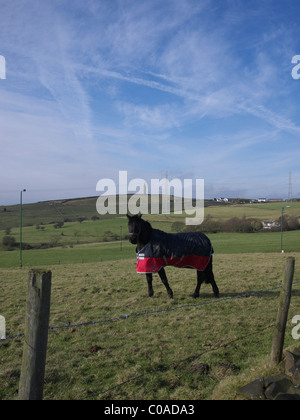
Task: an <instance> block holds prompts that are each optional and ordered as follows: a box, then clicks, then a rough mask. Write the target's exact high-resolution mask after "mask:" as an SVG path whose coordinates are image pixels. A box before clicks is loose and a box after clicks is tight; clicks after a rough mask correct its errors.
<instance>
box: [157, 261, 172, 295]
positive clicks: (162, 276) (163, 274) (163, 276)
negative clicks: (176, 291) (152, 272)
mask: <svg viewBox="0 0 300 420" xmlns="http://www.w3.org/2000/svg"><path fill="white" fill-rule="evenodd" d="M158 274H159V277H160V279H161V281H162V282H163V284H164V286H165V288H166V289H167V292H168V296H169V298H170V299H173V291H172V289H171V287H170V286H169V283H168V279H167V275H166V272H165V269H164V268H161V269H160V271H159V272H158Z"/></svg>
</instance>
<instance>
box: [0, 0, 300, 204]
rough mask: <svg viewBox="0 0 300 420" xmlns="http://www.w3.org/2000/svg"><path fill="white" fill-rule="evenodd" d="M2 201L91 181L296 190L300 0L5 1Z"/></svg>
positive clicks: (0, 95) (84, 190)
mask: <svg viewBox="0 0 300 420" xmlns="http://www.w3.org/2000/svg"><path fill="white" fill-rule="evenodd" d="M0 10H1V15H0V55H1V56H3V57H5V60H6V79H1V80H0V146H1V149H0V204H11V203H17V202H18V199H19V191H20V190H21V189H23V188H26V189H27V193H26V197H25V196H24V201H25V202H34V201H38V200H48V199H55V198H67V197H78V196H90V195H97V192H96V184H97V182H98V180H99V179H102V178H112V179H115V180H117V179H118V173H119V171H121V170H127V171H128V177H129V179H133V178H143V179H145V180H146V181H147V182H149V181H150V179H151V178H163V177H164V176H165V173H166V172H168V175H169V178H170V179H171V178H181V179H183V178H193V179H195V178H201V179H202V178H203V179H204V180H205V194H206V198H214V197H219V196H230V197H236V196H239V197H241V196H243V197H253V198H258V197H268V198H273V197H283V198H286V196H287V193H288V181H289V172H291V173H292V185H293V195H294V197H296V196H298V197H300V167H299V162H300V148H299V139H300V112H299V111H300V80H294V79H293V78H292V75H291V72H292V69H293V67H294V66H295V64H292V58H293V56H295V55H297V54H300V43H299V41H300V29H299V15H300V3H299V1H298V0H247V1H245V0H84V1H83V0H51V1H47V2H45V1H41V0H22V1H20V0H10V1H4V0H0Z"/></svg>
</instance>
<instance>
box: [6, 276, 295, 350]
mask: <svg viewBox="0 0 300 420" xmlns="http://www.w3.org/2000/svg"><path fill="white" fill-rule="evenodd" d="M299 283H300V281H298V282H294V283H293V284H294V285H295V284H299ZM281 287H282V286H281V285H280V286H275V287H271V288H269V289H264V290H256V291H253V292H251V291H249V292H245V293H242V294H239V295H236V296H228V297H224V298H219V299H214V300H211V301H209V302H201V303H195V304H191V303H187V304H184V305H179V306H174V307H171V308H163V309H156V310H151V311H144V312H137V313H133V314H125V315H120V316H117V317H113V318H106V319H102V320H100V321H87V322H80V323H76V324H71V323H68V324H66V325H60V326H50V327H49V330H50V331H55V330H61V329H69V328H81V327H86V326H90V325H99V324H104V323H107V322H116V321H121V320H127V319H130V318H134V317H139V316H145V315H153V314H159V313H166V312H171V311H176V310H179V309H184V308H195V307H201V306H207V305H212V304H217V303H223V302H226V301H231V300H235V299H244V298H249V297H252V296H257V295H259V294H263V293H268V292H271V291H274V290H278V289H280V288H281ZM24 335H25V334H24V333H20V334H16V335H13V336H10V337H6V338H4V339H1V340H0V343H2V342H5V341H8V340H13V339H15V338H21V337H23V336H24Z"/></svg>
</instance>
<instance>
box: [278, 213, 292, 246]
mask: <svg viewBox="0 0 300 420" xmlns="http://www.w3.org/2000/svg"><path fill="white" fill-rule="evenodd" d="M290 208H291V206H285V207H282V208H281V246H280V249H281V253H282V254H284V250H283V213H284V209H290Z"/></svg>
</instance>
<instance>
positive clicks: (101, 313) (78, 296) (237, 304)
mask: <svg viewBox="0 0 300 420" xmlns="http://www.w3.org/2000/svg"><path fill="white" fill-rule="evenodd" d="M292 255H294V256H295V257H296V261H297V260H298V259H299V256H300V253H293V254H292ZM284 259H285V258H284V256H282V255H280V254H277V253H276V254H274V253H269V254H262V253H256V254H255V253H252V254H246V253H245V254H227V255H226V254H218V255H216V256H215V275H216V279H217V281H218V284H219V287H220V290H221V297H220V301H219V302H218V303H210V302H211V301H214V298H213V297H212V294H211V287H210V286H209V285H203V287H202V293H201V297H200V299H198V300H194V299H192V298H190V297H189V294H190V293H191V292H192V291H193V289H194V286H195V272H194V271H192V270H178V269H177V270H176V269H172V268H170V269H168V276H169V278H170V284H172V288H173V290H174V299H173V300H172V301H169V300H168V299H167V296H166V292H165V290H164V287H163V285H162V284H161V283H160V280H159V279H158V276H155V281H154V288H155V295H154V297H153V298H152V299H149V298H148V297H147V290H146V281H145V278H144V276H143V275H139V274H136V272H135V261H134V258H132V259H129V260H118V261H104V262H98V263H85V264H76V265H75V264H74V265H73V264H67V265H60V266H59V265H55V266H52V267H49V268H51V270H52V272H53V290H52V306H51V318H50V325H51V326H53V327H61V326H66V325H67V327H66V328H61V329H54V330H52V331H50V332H49V344H48V358H47V366H46V379H45V390H44V398H45V399H46V400H47V399H51V400H52V399H54V400H55V399H72V400H74V399H85V398H87V399H116V400H117V399H200V400H202V399H222V398H225V399H228V398H229V399H235V398H236V390H237V389H238V388H239V387H240V386H242V385H244V384H245V383H246V382H247V381H249V380H251V379H255V377H257V376H258V375H259V374H260V373H262V372H265V371H266V365H267V362H268V356H269V352H270V346H271V339H272V332H273V325H274V322H275V319H276V313H277V302H278V296H279V289H275V290H269V289H272V288H274V287H277V286H279V285H280V281H281V278H282V271H283V265H284ZM0 278H1V282H0V287H1V314H2V315H4V316H5V318H6V322H7V336H10V335H15V334H18V333H20V332H21V333H22V332H23V329H24V311H25V302H26V283H27V281H26V280H27V270H22V271H21V270H17V269H3V268H1V269H0ZM299 280H300V276H299V273H298V272H297V270H296V276H295V281H299ZM259 290H264V291H262V292H260V293H257V294H256V295H254V296H252V295H249V296H248V297H243V298H236V297H237V295H240V294H244V293H249V292H253V291H259ZM228 297H235V298H236V299H233V300H223V301H222V298H228ZM299 298H300V287H299V285H295V288H294V292H293V299H292V304H291V309H290V316H293V315H296V314H298V313H299V311H300V305H299ZM198 304H205V305H204V306H184V305H198ZM182 306H183V307H182ZM179 307H181V308H179ZM173 308H174V310H171V309H173ZM165 309H170V310H169V311H165ZM160 311H161V312H160ZM145 312H149V314H144V313H145ZM132 314H143V315H140V316H132V317H128V318H127V319H126V318H123V319H119V320H114V319H115V318H119V317H120V316H125V315H132ZM104 320H109V321H106V322H100V321H104ZM91 321H94V322H99V323H96V324H91V325H85V326H81V325H80V324H81V323H87V322H91ZM291 328H292V325H291V323H289V324H288V328H287V332H286V343H285V345H286V346H290V345H293V344H295V341H294V340H293V339H292V337H291ZM22 349H23V337H21V338H15V339H13V340H8V341H5V342H3V343H1V344H0V361H1V373H0V399H14V398H16V397H17V393H16V390H17V388H18V380H19V375H20V364H21V356H22ZM205 366H209V369H208V368H205ZM207 369H208V370H207Z"/></svg>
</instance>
